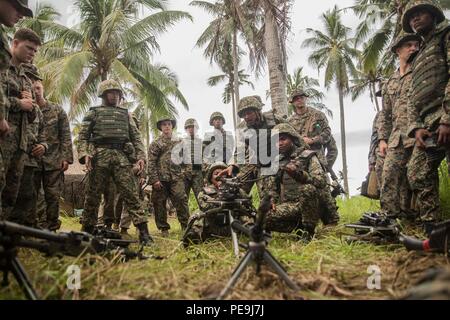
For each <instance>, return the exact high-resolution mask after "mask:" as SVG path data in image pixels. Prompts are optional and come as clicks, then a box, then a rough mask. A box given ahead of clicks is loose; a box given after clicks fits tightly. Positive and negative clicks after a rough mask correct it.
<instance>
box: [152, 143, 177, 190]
mask: <svg viewBox="0 0 450 320" xmlns="http://www.w3.org/2000/svg"><path fill="white" fill-rule="evenodd" d="M180 144H181V140H180V139H178V138H175V137H172V138H167V137H165V136H163V135H161V136H160V137H159V138H158V139H156V140H155V141H153V142H152V144H151V145H150V148H149V150H148V170H147V175H148V183H149V184H151V185H152V184H154V183H155V182H157V181H161V182H172V181H176V180H181V179H183V178H184V175H185V170H184V166H183V163H182V161H180V164H178V163H175V162H173V161H172V151H173V150H174V149H175V150H178V151H180V154H179V155H178V156H179V157H178V156H177V158H178V159H180V160H183V154H182V153H181V151H182V147H181V146H180ZM175 147H176V148H175Z"/></svg>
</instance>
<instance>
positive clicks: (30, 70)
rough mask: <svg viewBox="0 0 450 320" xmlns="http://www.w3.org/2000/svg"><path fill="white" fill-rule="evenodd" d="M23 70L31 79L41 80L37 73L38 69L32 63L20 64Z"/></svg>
mask: <svg viewBox="0 0 450 320" xmlns="http://www.w3.org/2000/svg"><path fill="white" fill-rule="evenodd" d="M22 67H23V70H24V72H25V74H26V75H27V76H28V77H29V78H32V80H33V79H34V80H39V81H42V80H43V79H42V77H41V75H40V74H39V71H38V69H37V68H36V66H35V65H34V64H31V63H26V64H23V65H22Z"/></svg>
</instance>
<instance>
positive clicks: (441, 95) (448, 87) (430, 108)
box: [402, 0, 450, 233]
mask: <svg viewBox="0 0 450 320" xmlns="http://www.w3.org/2000/svg"><path fill="white" fill-rule="evenodd" d="M402 22H403V30H404V31H405V32H415V33H417V34H418V35H420V36H421V37H422V38H423V39H424V43H423V44H422V46H421V48H420V50H419V52H418V54H417V56H416V57H415V59H414V61H413V63H412V76H411V77H412V80H411V88H410V91H409V94H408V99H409V105H408V120H409V121H408V123H409V128H408V131H407V134H408V136H409V137H411V138H415V139H416V146H415V147H414V151H413V153H412V156H411V160H410V162H409V164H408V179H409V182H410V184H411V188H412V190H413V192H415V193H417V205H418V210H419V215H420V219H421V221H422V222H423V226H424V229H425V231H426V232H428V233H429V232H430V231H431V229H432V227H433V223H434V222H435V221H436V220H438V219H440V209H439V206H440V203H439V190H438V179H439V178H438V170H437V169H438V167H439V165H440V164H441V162H442V160H443V159H444V158H445V154H446V150H449V145H450V105H449V94H450V84H449V77H448V74H449V69H448V65H449V63H450V60H449V58H450V39H449V37H450V32H449V30H450V26H449V24H448V22H447V21H446V20H445V16H444V13H443V11H442V9H441V8H440V6H439V5H438V4H437V3H436V2H435V1H430V0H420V1H419V0H415V1H411V2H410V3H409V4H408V5H407V7H406V9H405V13H404V16H403V20H402Z"/></svg>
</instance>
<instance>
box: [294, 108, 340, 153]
mask: <svg viewBox="0 0 450 320" xmlns="http://www.w3.org/2000/svg"><path fill="white" fill-rule="evenodd" d="M288 122H289V124H290V125H291V126H292V127H294V129H295V130H297V132H298V134H299V135H300V136H301V137H308V138H311V139H312V140H313V141H314V143H313V144H312V145H311V149H313V150H322V148H323V146H324V145H326V144H327V143H328V142H329V141H330V139H331V128H330V125H329V124H328V120H327V117H326V116H325V114H324V113H323V112H321V111H319V110H316V109H314V108H311V107H306V112H305V113H303V114H297V113H294V114H293V115H292V116H290V117H289V119H288Z"/></svg>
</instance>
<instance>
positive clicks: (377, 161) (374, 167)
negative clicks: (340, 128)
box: [368, 92, 384, 198]
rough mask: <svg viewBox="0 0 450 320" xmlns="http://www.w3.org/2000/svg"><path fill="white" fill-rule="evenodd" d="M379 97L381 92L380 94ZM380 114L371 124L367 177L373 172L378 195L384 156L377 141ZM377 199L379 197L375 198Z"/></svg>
mask: <svg viewBox="0 0 450 320" xmlns="http://www.w3.org/2000/svg"><path fill="white" fill-rule="evenodd" d="M380 96H381V92H380ZM380 113H381V111H380V112H377V114H376V115H375V117H374V119H373V123H372V135H371V136H370V147H369V157H368V158H369V175H370V173H371V172H373V171H375V175H376V177H377V185H378V193H379V191H380V188H381V184H382V182H383V180H382V177H383V166H384V156H382V155H381V154H380V149H379V146H380V142H379V140H378V125H379V123H378V119H379V118H380ZM377 198H379V195H378V196H377Z"/></svg>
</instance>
